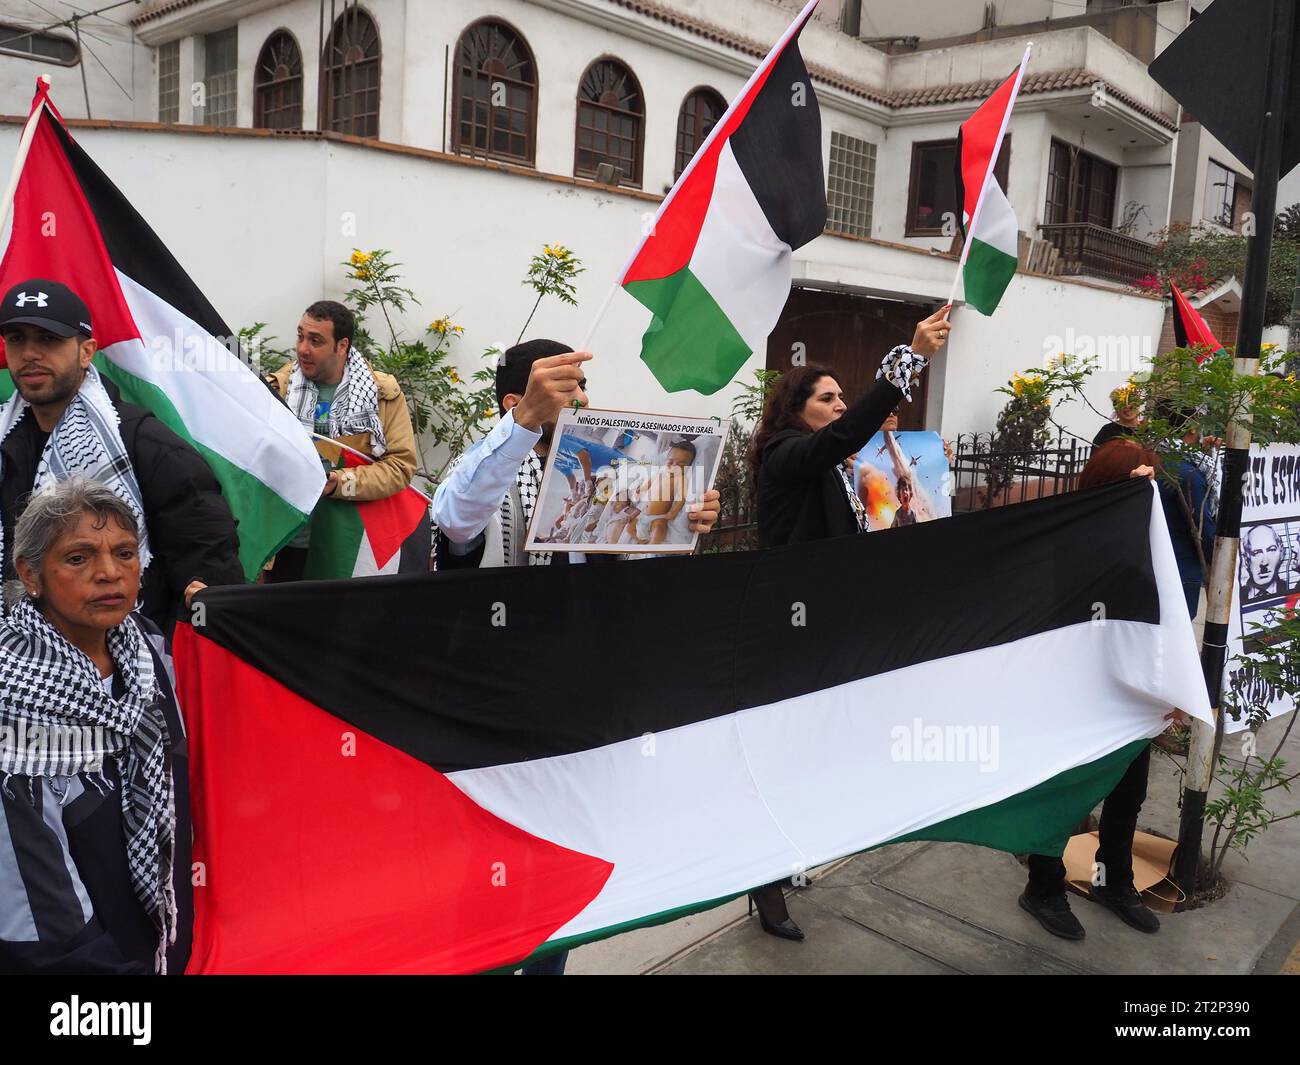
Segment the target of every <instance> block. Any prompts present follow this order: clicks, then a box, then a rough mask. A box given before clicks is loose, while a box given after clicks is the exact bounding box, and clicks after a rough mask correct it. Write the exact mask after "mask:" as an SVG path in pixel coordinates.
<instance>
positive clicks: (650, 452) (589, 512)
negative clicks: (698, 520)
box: [527, 409, 727, 554]
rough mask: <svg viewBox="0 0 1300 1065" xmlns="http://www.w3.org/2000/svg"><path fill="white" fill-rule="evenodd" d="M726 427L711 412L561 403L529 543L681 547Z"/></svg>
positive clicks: (591, 548)
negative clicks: (683, 414)
mask: <svg viewBox="0 0 1300 1065" xmlns="http://www.w3.org/2000/svg"><path fill="white" fill-rule="evenodd" d="M726 437H727V426H725V425H723V424H721V423H719V422H718V421H717V420H715V419H712V418H679V417H676V416H673V415H658V414H633V413H628V412H624V411H608V410H590V409H583V410H566V411H564V412H563V413H562V414H561V415H560V419H559V422H558V423H557V424H556V427H555V434H554V437H553V439H552V443H551V450H550V454H549V455H548V456H547V462H546V473H545V475H544V476H543V478H542V489H541V498H540V499H539V500H538V503H537V508H536V510H535V511H534V513H533V521H532V524H531V525H530V526H529V529H528V543H527V550H529V551H583V552H616V553H618V554H655V553H674V552H676V553H682V554H686V553H689V552H691V551H693V550H694V549H695V541H696V534H695V533H693V532H691V529H690V519H689V518H688V516H687V515H688V512H689V511H690V509H691V507H692V506H693V505H694V504H696V503H698V502H699V501H700V499H701V497H702V496H703V495H704V493H705V492H707V491H708V490H709V488H710V487H711V486H712V485H713V480H714V478H715V477H716V476H717V472H718V463H719V462H720V461H721V459H722V445H723V443H724V442H725V440H726Z"/></svg>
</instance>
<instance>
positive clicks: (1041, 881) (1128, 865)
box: [1025, 744, 1151, 899]
mask: <svg viewBox="0 0 1300 1065" xmlns="http://www.w3.org/2000/svg"><path fill="white" fill-rule="evenodd" d="M1150 769H1151V745H1150V744H1148V745H1147V746H1145V747H1143V748H1142V753H1141V754H1139V755H1138V756H1137V757H1136V758H1134V759H1133V763H1132V764H1131V765H1130V766H1129V767H1128V771H1127V772H1126V773H1125V774H1124V775H1123V776H1122V777H1120V781H1119V783H1118V784H1116V785H1115V790H1114V791H1112V792H1111V793H1110V794H1109V795H1107V796H1106V801H1105V802H1104V803H1103V804H1102V807H1101V823H1100V824H1099V825H1098V826H1097V835H1098V836H1099V837H1100V839H1099V846H1098V847H1097V857H1096V859H1095V861H1096V862H1097V865H1098V867H1099V868H1098V870H1097V873H1098V877H1099V878H1100V877H1102V876H1104V877H1105V879H1104V880H1102V881H1101V882H1100V883H1099V884H1098V885H1097V886H1098V887H1100V888H1105V889H1107V890H1110V891H1118V890H1123V889H1124V888H1126V887H1131V886H1132V884H1133V834H1134V833H1135V832H1136V831H1137V819H1138V813H1139V811H1141V809H1142V801H1143V800H1144V799H1145V798H1146V797H1147V775H1148V773H1149V771H1150ZM1025 891H1026V893H1027V894H1029V895H1032V896H1033V897H1034V898H1040V899H1046V898H1051V897H1052V896H1053V895H1064V894H1065V863H1064V862H1063V861H1061V859H1060V858H1057V857H1055V856H1052V855H1047V854H1031V855H1030V856H1029V885H1028V886H1027V887H1026V888H1025Z"/></svg>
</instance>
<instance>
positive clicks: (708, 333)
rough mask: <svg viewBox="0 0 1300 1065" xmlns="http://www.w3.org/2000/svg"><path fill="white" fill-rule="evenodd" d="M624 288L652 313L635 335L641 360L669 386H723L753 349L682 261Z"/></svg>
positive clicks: (707, 388) (709, 390)
mask: <svg viewBox="0 0 1300 1065" xmlns="http://www.w3.org/2000/svg"><path fill="white" fill-rule="evenodd" d="M626 288H627V291H628V292H629V293H630V294H631V295H632V296H633V297H635V298H636V300H637V301H638V302H640V303H641V304H643V305H644V306H645V307H647V308H648V309H649V310H650V311H651V313H652V314H653V315H654V318H653V320H652V321H651V323H650V327H649V328H648V329H647V330H646V332H645V336H644V337H642V340H641V361H642V362H644V363H645V364H646V365H647V366H648V367H649V368H650V372H651V373H653V374H654V375H655V377H656V378H657V379H658V381H659V383H660V384H661V385H663V386H664V388H665V389H667V390H668V391H669V392H681V391H683V390H685V389H688V388H693V389H695V390H696V391H697V392H701V393H703V394H704V395H706V396H711V395H713V393H715V392H717V391H718V390H719V389H722V388H725V387H726V386H727V384H728V383H730V381H731V379H732V378H733V377H735V376H736V373H737V371H738V370H739V369H740V368H741V367H742V366H743V365H744V364H745V360H746V359H748V358H749V357H750V356H751V355H752V354H753V351H752V349H751V348H750V346H749V345H748V344H747V343H746V342H745V340H744V338H743V337H741V335H740V334H739V333H738V332H736V328H735V326H733V325H732V324H731V320H730V319H729V318H728V317H727V315H726V314H725V313H724V312H723V310H722V308H721V307H719V306H718V304H717V302H716V301H715V300H714V299H713V297H712V296H711V295H710V294H709V290H708V289H706V288H705V287H704V286H703V285H702V284H701V283H700V281H699V279H698V278H697V277H696V276H695V275H694V274H693V273H691V270H690V267H689V266H686V267H683V268H682V269H680V270H678V271H677V272H676V273H675V274H669V275H668V276H667V277H661V278H657V279H655V280H653V281H633V282H631V283H629V284H628V285H627V286H626Z"/></svg>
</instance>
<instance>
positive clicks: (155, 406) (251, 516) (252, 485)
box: [0, 355, 308, 581]
mask: <svg viewBox="0 0 1300 1065" xmlns="http://www.w3.org/2000/svg"><path fill="white" fill-rule="evenodd" d="M95 365H96V366H97V367H99V370H100V372H101V373H103V374H104V376H105V377H107V378H109V380H111V381H112V382H113V383H114V384H115V385H117V387H118V389H119V390H120V391H121V393H122V398H123V399H124V400H125V401H126V402H127V403H133V404H135V405H136V406H139V407H144V408H145V409H146V410H150V411H152V412H153V413H154V415H155V416H156V417H157V418H158V419H159V420H160V421H161V422H162V423H163V424H164V425H166V426H167V428H169V429H170V430H171V431H172V432H174V433H175V434H176V435H177V436H179V437H180V438H181V439H182V440H184V441H186V442H187V443H189V444H191V445H193V446H194V448H195V450H197V451H198V453H199V454H200V455H202V456H203V458H204V460H205V461H206V462H207V464H208V466H209V467H210V468H211V469H212V472H213V474H214V475H215V476H216V478H217V481H218V483H220V485H221V491H222V493H223V494H224V495H225V497H226V503H227V504H228V505H229V506H230V510H231V512H232V513H233V514H234V515H235V519H236V520H237V521H238V523H239V561H240V563H241V564H242V565H243V567H244V576H245V577H247V578H248V580H250V581H253V580H256V579H257V575H258V573H259V572H260V571H261V569H262V564H263V563H264V562H266V560H267V559H268V558H270V557H271V556H272V555H274V554H275V553H276V552H277V551H279V550H280V548H281V547H283V546H284V545H285V544H287V543H288V542H289V541H290V540H291V539H293V537H294V535H295V534H296V533H297V531H298V529H299V528H300V527H301V526H302V525H303V523H304V522H305V521H306V520H307V518H308V515H306V514H304V513H302V511H300V510H298V509H297V508H296V507H293V506H291V505H290V504H289V503H288V502H286V501H285V499H284V498H283V497H282V496H280V495H278V494H276V492H275V490H274V489H272V488H269V487H267V485H265V484H263V483H262V482H261V481H259V480H258V479H257V478H256V477H254V476H253V475H252V474H250V473H249V472H248V471H247V470H246V469H244V468H243V467H241V466H237V465H235V464H234V463H233V462H231V461H230V460H229V459H228V458H226V457H225V456H223V455H221V454H219V453H218V452H216V451H213V450H212V449H211V448H210V447H207V446H205V445H204V444H201V443H199V442H198V441H196V440H195V439H194V438H193V437H192V436H191V435H190V434H189V432H188V430H187V429H186V427H185V422H184V420H183V419H182V418H181V416H180V414H179V413H178V412H177V410H176V408H175V406H173V405H172V402H171V400H170V399H169V398H168V397H167V393H166V392H164V391H163V390H162V389H161V388H159V387H158V386H157V385H154V384H150V383H149V382H148V381H145V380H142V379H141V378H139V377H136V376H135V375H134V374H129V373H127V372H126V371H125V370H123V369H122V368H121V367H120V366H118V365H116V364H115V363H112V362H109V361H108V360H107V359H105V358H104V357H103V356H102V355H96V356H95ZM13 393H14V384H13V378H12V377H10V375H9V371H8V370H4V371H0V403H3V402H7V401H8V400H9V397H10V396H12V395H13Z"/></svg>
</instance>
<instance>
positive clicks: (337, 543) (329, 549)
mask: <svg viewBox="0 0 1300 1065" xmlns="http://www.w3.org/2000/svg"><path fill="white" fill-rule="evenodd" d="M365 535H366V528H365V524H364V523H363V522H362V520H361V512H360V510H359V509H358V508H357V505H356V504H355V503H348V502H331V501H329V500H324V501H323V502H322V503H321V505H320V506H318V507H317V508H316V510H315V512H314V513H313V515H312V519H311V542H310V543H309V544H308V547H307V565H306V568H305V569H304V570H303V577H304V578H306V579H307V580H312V581H332V580H348V579H351V577H352V576H353V575H354V573H355V572H356V567H357V556H358V555H359V554H360V553H361V541H362V540H363V539H364V538H365Z"/></svg>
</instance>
